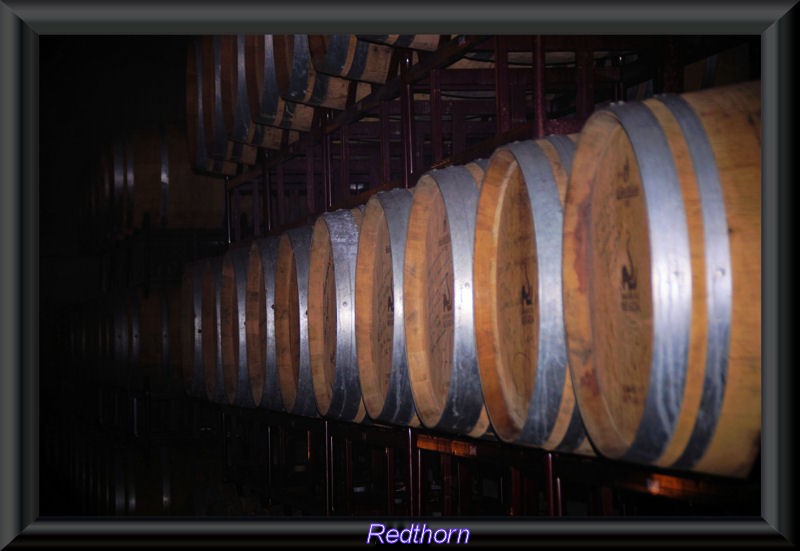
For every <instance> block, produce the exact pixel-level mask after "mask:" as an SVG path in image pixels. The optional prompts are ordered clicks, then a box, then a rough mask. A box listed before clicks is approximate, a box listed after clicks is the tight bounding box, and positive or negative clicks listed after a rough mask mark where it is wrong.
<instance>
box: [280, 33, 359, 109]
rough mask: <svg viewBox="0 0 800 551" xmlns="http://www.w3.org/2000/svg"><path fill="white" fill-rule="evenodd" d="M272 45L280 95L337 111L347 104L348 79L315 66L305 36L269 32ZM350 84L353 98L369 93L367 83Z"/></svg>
mask: <svg viewBox="0 0 800 551" xmlns="http://www.w3.org/2000/svg"><path fill="white" fill-rule="evenodd" d="M272 44H273V52H274V54H275V76H276V77H277V81H278V90H280V93H281V96H283V97H284V98H285V99H287V100H289V101H295V102H299V103H305V104H307V105H314V106H319V107H328V108H330V109H338V110H340V111H341V110H344V109H345V108H346V107H347V98H348V94H349V89H350V81H348V80H346V79H343V78H339V77H333V76H330V75H325V74H322V73H318V72H317V71H316V70H315V69H314V64H313V62H312V59H311V51H310V50H309V46H308V36H307V35H305V34H294V35H272ZM353 85H354V86H355V87H356V92H355V100H356V101H358V100H360V99H362V98H364V97H365V96H367V95H369V94H370V93H371V92H372V89H371V88H370V86H369V85H368V84H366V83H363V82H358V83H355V82H354V83H353Z"/></svg>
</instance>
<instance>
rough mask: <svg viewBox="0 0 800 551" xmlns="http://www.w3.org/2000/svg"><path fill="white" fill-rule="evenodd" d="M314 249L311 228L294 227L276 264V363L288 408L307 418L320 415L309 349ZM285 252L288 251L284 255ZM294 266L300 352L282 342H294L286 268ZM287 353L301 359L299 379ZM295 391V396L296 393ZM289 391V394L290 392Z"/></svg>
mask: <svg viewBox="0 0 800 551" xmlns="http://www.w3.org/2000/svg"><path fill="white" fill-rule="evenodd" d="M310 249H311V227H310V226H303V227H300V228H295V229H290V230H287V231H286V232H284V233H283V235H281V238H280V244H279V246H278V264H277V265H276V269H275V272H276V282H275V306H276V309H275V342H276V347H277V349H276V364H277V368H278V369H277V370H278V379H279V381H280V391H281V399H282V401H283V404H284V408H285V409H286V411H287V412H288V413H292V414H295V415H302V416H305V417H317V416H318V414H317V404H316V399H315V396H314V388H313V382H312V375H311V365H310V363H311V362H310V356H309V349H308V266H309V253H310ZM282 251H283V253H284V254H282ZM286 251H291V253H292V259H293V261H294V262H293V263H291V264H289V265H287V263H288V262H289V260H288V259H287V258H286ZM292 264H293V265H294V269H295V271H296V279H295V281H294V283H295V284H296V287H297V293H298V296H297V309H298V312H297V317H298V325H299V327H298V347H299V349H298V351H297V353H296V354H294V353H293V352H292V351H289V352H286V351H285V350H282V349H281V343H284V342H287V343H288V342H290V337H289V334H288V331H289V328H288V327H287V325H286V324H287V323H288V322H286V321H284V319H285V316H288V315H289V313H288V310H287V311H285V310H284V309H285V308H288V305H286V300H289V299H290V297H288V296H287V289H286V288H285V283H284V281H288V278H289V277H290V275H288V276H286V275H285V274H284V273H283V271H284V270H290V269H291V267H292ZM286 354H291V355H292V356H293V358H291V360H294V359H295V358H296V360H297V364H298V366H297V368H298V374H297V379H296V380H295V378H294V374H293V372H292V371H293V367H292V365H291V364H290V363H289V360H290V359H288V358H286V357H285V356H286ZM292 392H293V393H294V395H292ZM287 393H288V394H287Z"/></svg>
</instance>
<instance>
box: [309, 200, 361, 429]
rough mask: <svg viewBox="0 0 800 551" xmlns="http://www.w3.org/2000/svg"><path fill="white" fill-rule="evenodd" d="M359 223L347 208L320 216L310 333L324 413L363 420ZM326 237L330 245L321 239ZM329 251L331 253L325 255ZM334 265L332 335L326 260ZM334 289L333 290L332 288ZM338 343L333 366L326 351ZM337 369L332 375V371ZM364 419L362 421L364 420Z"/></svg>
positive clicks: (312, 262) (312, 267) (314, 380)
mask: <svg viewBox="0 0 800 551" xmlns="http://www.w3.org/2000/svg"><path fill="white" fill-rule="evenodd" d="M358 239H359V224H358V222H357V221H356V219H355V213H353V212H351V211H350V210H346V209H342V210H338V211H334V212H326V213H323V214H322V215H320V216H319V217H318V218H317V221H316V222H315V224H314V228H313V232H312V237H311V252H310V263H309V278H308V312H309V317H308V326H309V329H308V332H309V350H310V360H311V373H312V383H313V386H314V394H315V399H316V402H317V409H318V410H319V412H320V414H321V415H323V416H326V417H331V418H334V419H340V420H343V421H355V420H358V421H360V420H361V419H363V414H364V411H363V410H362V408H361V406H362V401H361V400H362V398H361V386H360V382H359V372H358V359H357V356H356V342H355V268H356V254H357V251H358ZM322 240H325V241H326V243H324V244H323V243H320V241H322ZM324 252H326V253H328V254H325V255H323V253H324ZM328 262H331V263H332V265H333V277H334V288H333V291H334V293H335V296H334V297H333V299H334V301H335V307H334V312H333V314H334V320H335V321H334V324H335V325H334V327H335V329H334V333H335V334H334V335H331V334H327V332H326V327H325V319H324V318H325V313H324V306H323V305H324V304H325V303H326V302H327V299H328V297H326V296H325V291H326V285H325V283H326V282H325V280H326V277H327V271H326V270H327V264H328ZM328 290H330V289H328ZM331 337H333V339H334V341H335V356H334V358H333V362H332V365H330V366H328V365H326V363H327V362H326V361H325V360H326V354H325V352H326V350H327V347H328V346H329V344H330V343H328V342H327V341H328V339H331ZM331 369H332V370H333V378H332V380H331V379H330V378H329V377H330V373H329V371H330V370H331ZM359 417H360V418H361V419H359Z"/></svg>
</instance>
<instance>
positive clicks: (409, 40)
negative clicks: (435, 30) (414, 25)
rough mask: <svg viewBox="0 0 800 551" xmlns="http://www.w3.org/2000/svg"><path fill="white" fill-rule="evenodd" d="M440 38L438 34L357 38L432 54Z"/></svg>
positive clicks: (359, 36)
mask: <svg viewBox="0 0 800 551" xmlns="http://www.w3.org/2000/svg"><path fill="white" fill-rule="evenodd" d="M440 36H441V35H438V34H360V35H358V38H360V39H362V40H367V41H369V42H377V43H379V44H386V45H387V46H393V47H395V48H410V49H412V50H425V51H429V52H432V51H435V50H436V49H437V48H438V47H439V38H440Z"/></svg>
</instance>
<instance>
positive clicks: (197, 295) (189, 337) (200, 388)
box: [181, 260, 206, 398]
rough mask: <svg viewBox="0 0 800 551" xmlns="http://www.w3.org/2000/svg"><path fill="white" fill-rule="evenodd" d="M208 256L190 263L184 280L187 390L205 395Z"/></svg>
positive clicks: (183, 344)
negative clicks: (206, 266) (206, 267)
mask: <svg viewBox="0 0 800 551" xmlns="http://www.w3.org/2000/svg"><path fill="white" fill-rule="evenodd" d="M205 262H206V261H205V260H198V261H196V262H191V263H189V264H186V266H184V269H183V277H182V280H181V359H182V362H181V365H182V367H183V370H182V371H183V388H184V391H185V392H186V393H187V394H188V395H190V396H195V397H197V398H205V396H206V389H205V378H204V376H203V328H202V319H203V293H202V291H203V270H204V268H205Z"/></svg>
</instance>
